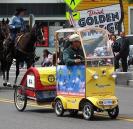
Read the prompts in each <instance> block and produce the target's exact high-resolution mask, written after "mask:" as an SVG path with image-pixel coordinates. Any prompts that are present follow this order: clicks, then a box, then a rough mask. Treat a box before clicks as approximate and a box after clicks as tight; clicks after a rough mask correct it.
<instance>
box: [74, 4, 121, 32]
mask: <svg viewBox="0 0 133 129" xmlns="http://www.w3.org/2000/svg"><path fill="white" fill-rule="evenodd" d="M79 12H80V20H78V21H77V22H76V27H85V26H95V27H101V28H105V29H107V30H108V31H109V32H111V33H115V34H117V33H118V22H119V21H120V19H121V9H120V5H119V4H115V5H110V6H105V7H99V8H93V9H88V10H82V11H79Z"/></svg>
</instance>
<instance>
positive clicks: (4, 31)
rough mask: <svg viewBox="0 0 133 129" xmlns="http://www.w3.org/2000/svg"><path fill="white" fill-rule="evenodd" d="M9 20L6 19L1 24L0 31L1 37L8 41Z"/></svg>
mask: <svg viewBox="0 0 133 129" xmlns="http://www.w3.org/2000/svg"><path fill="white" fill-rule="evenodd" d="M8 23H9V21H8V19H7V20H6V21H5V20H4V19H3V20H2V21H1V22H0V31H1V35H2V36H3V37H4V39H6V38H7V37H8V36H9V33H10V30H9V26H8Z"/></svg>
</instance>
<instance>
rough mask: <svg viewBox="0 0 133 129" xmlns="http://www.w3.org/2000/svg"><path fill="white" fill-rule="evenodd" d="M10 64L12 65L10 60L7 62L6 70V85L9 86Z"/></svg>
mask: <svg viewBox="0 0 133 129" xmlns="http://www.w3.org/2000/svg"><path fill="white" fill-rule="evenodd" d="M11 65H12V62H10V63H8V64H7V71H6V80H7V86H11V83H10V82H9V71H10V68H11Z"/></svg>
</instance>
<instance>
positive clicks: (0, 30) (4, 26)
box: [0, 18, 9, 80]
mask: <svg viewBox="0 0 133 129" xmlns="http://www.w3.org/2000/svg"><path fill="white" fill-rule="evenodd" d="M8 23H9V20H8V18H7V20H6V21H5V19H4V18H3V20H2V21H1V22H0V64H1V67H0V72H1V71H2V73H3V75H4V76H3V80H5V74H4V73H5V72H4V71H5V70H6V68H5V63H4V54H5V51H4V49H3V42H4V40H5V39H6V38H7V37H8V36H9V28H8Z"/></svg>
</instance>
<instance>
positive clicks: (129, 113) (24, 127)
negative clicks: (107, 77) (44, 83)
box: [0, 67, 133, 129]
mask: <svg viewBox="0 0 133 129" xmlns="http://www.w3.org/2000/svg"><path fill="white" fill-rule="evenodd" d="M25 71H26V70H24V69H22V70H21V74H20V77H19V81H20V80H21V78H22V76H23V74H24V73H25ZM14 77H15V68H13V67H12V69H11V73H10V81H11V83H12V84H13V80H14ZM0 82H1V85H0V129H133V88H126V87H117V88H116V95H117V96H118V98H119V107H120V115H119V117H118V119H117V120H111V119H110V118H109V117H108V116H106V114H96V115H95V119H94V120H93V121H86V120H84V119H83V118H82V115H81V113H79V115H78V116H76V117H71V116H70V115H69V113H65V115H64V116H63V117H57V116H56V115H55V113H54V111H53V109H52V108H51V106H49V105H46V106H38V105H36V104H33V103H28V106H27V108H26V110H25V111H24V112H18V111H17V110H16V108H15V106H14V103H13V93H14V91H13V89H12V88H6V87H3V86H2V78H1V79H0ZM18 83H19V82H18Z"/></svg>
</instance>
